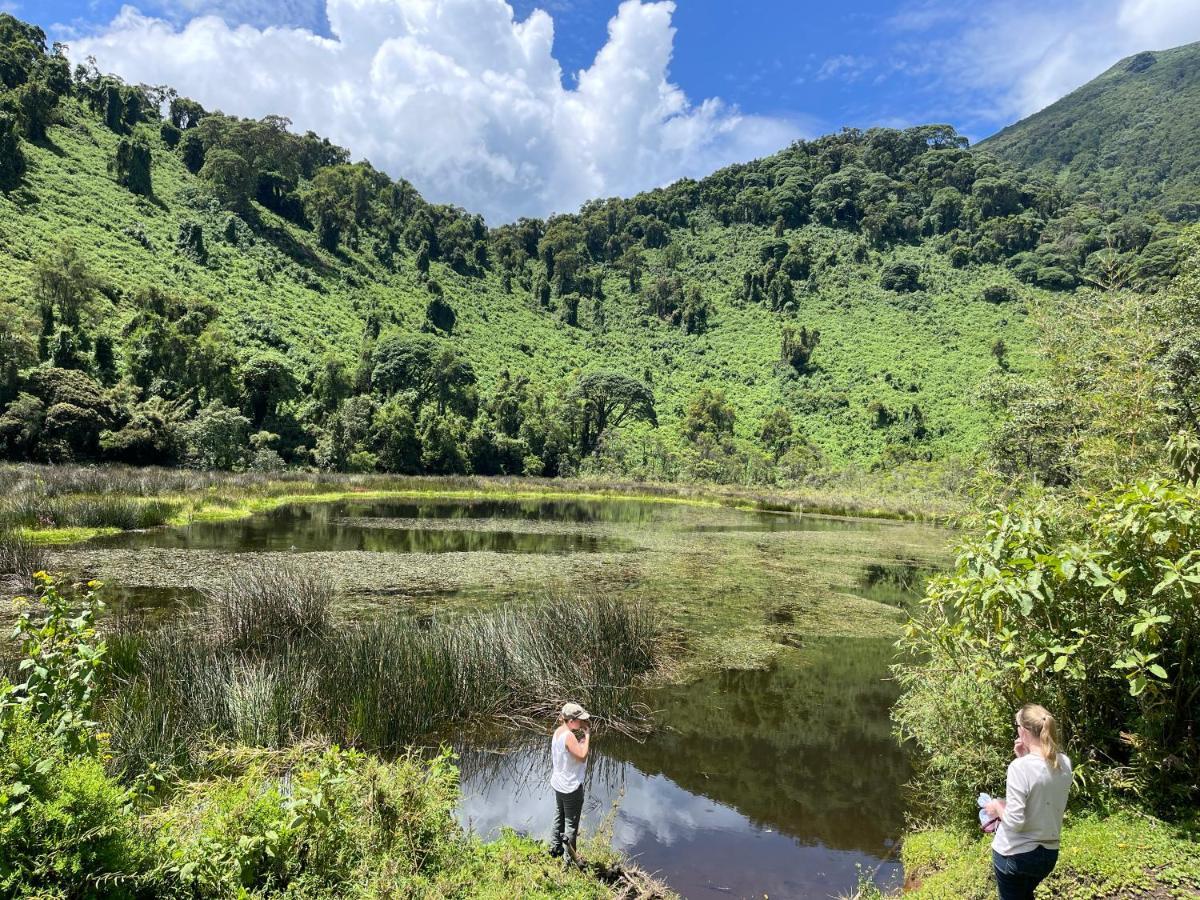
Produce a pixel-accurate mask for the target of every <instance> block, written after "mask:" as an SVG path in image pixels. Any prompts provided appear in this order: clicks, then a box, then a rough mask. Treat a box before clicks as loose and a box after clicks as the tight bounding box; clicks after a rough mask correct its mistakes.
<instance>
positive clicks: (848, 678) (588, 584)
mask: <svg viewBox="0 0 1200 900" xmlns="http://www.w3.org/2000/svg"><path fill="white" fill-rule="evenodd" d="M943 540H944V537H943V536H940V535H938V534H936V533H935V532H934V531H933V530H932V529H923V528H922V526H914V525H909V524H905V525H898V524H895V523H887V522H880V521H858V520H853V519H845V518H829V517H821V516H807V515H796V514H786V513H774V512H758V511H743V510H733V509H728V508H719V507H697V506H688V505H684V504H678V503H655V502H646V501H640V500H579V499H571V498H557V499H537V500H472V501H448V500H432V501H423V500H399V501H395V500H392V501H345V502H334V503H313V504H303V505H293V506H288V507H283V508H280V509H277V510H274V511H272V512H269V513H264V514H261V515H256V516H253V517H250V518H247V519H240V520H234V521H225V522H209V523H196V524H193V525H192V526H190V527H186V528H159V529H152V530H148V531H144V532H132V533H124V534H120V535H115V536H112V537H104V538H98V539H96V540H94V541H90V542H88V543H86V544H84V545H81V547H80V548H79V549H78V551H77V553H78V557H77V559H78V560H79V561H80V562H82V563H83V564H84V565H87V566H93V567H95V568H96V570H97V571H100V572H101V573H103V571H104V566H105V564H106V560H112V561H114V562H112V563H110V565H112V566H113V567H114V568H113V570H112V571H113V572H114V573H116V574H125V575H126V576H129V575H130V574H131V573H134V572H137V571H139V564H140V565H141V568H140V571H142V572H143V573H144V574H143V576H142V577H143V578H144V579H145V580H148V581H156V582H158V583H160V584H161V583H163V582H164V581H166V580H168V579H174V580H175V581H178V582H181V583H182V582H183V581H186V580H187V579H188V578H191V579H192V580H193V582H194V583H193V584H192V585H190V586H188V585H186V584H185V585H183V586H182V587H180V588H163V587H161V586H160V587H151V586H139V585H137V584H132V585H130V586H128V587H121V586H114V587H113V588H112V591H113V593H112V594H111V596H112V597H113V598H114V600H115V601H116V603H115V605H117V606H118V607H120V609H121V610H123V611H124V610H129V609H142V610H143V611H144V613H145V614H146V615H147V617H149V618H158V617H160V616H166V615H170V614H171V613H172V611H173V610H177V609H181V608H184V607H189V606H195V605H197V604H200V603H203V602H204V597H203V595H202V594H201V593H200V592H199V591H198V590H197V588H200V589H202V590H203V591H204V592H211V590H214V589H217V588H219V584H218V583H217V582H219V581H220V578H222V577H226V572H232V571H235V570H236V565H237V563H236V561H235V560H234V559H233V558H232V557H222V555H221V554H222V553H228V554H240V553H256V554H270V553H284V554H300V556H299V557H298V558H297V560H296V561H297V562H298V563H304V560H306V559H307V560H310V561H312V562H311V564H312V565H316V566H319V567H320V569H321V570H322V571H323V572H325V573H326V574H329V575H330V577H333V578H334V579H335V581H336V582H337V588H338V590H339V592H340V596H341V597H342V602H343V607H342V608H341V609H340V610H339V612H340V613H341V614H343V615H345V614H346V612H347V604H350V606H352V607H353V611H354V615H356V616H357V615H360V614H361V615H372V614H377V612H378V611H379V610H388V611H389V612H390V614H394V613H395V612H397V611H399V612H401V613H402V614H405V613H406V614H409V615H413V621H414V627H420V623H421V621H422V620H421V619H420V616H418V615H417V614H418V613H419V614H420V615H423V616H425V621H427V620H428V617H429V616H435V617H436V616H440V615H443V614H446V613H447V612H448V611H450V610H451V608H453V609H454V610H460V609H462V608H476V607H486V606H487V605H489V604H500V603H505V602H513V601H519V600H520V599H521V598H523V597H525V596H527V595H529V594H530V593H536V591H538V590H542V589H544V587H545V585H546V583H547V582H549V581H551V580H554V579H560V580H563V581H565V582H566V587H567V588H569V589H571V590H577V591H589V590H606V591H612V592H614V593H615V594H616V595H619V596H625V597H628V598H629V599H630V601H631V602H635V603H648V604H654V605H655V606H654V608H656V609H659V610H661V611H662V614H663V615H664V616H667V617H669V618H668V621H670V622H671V623H673V625H674V626H675V627H677V628H679V629H680V631H681V633H683V634H684V636H685V638H686V640H687V641H689V642H690V643H691V645H693V646H705V644H704V642H705V641H708V644H707V646H709V647H711V646H713V642H714V641H716V642H717V645H718V646H719V647H720V651H719V652H720V655H719V656H718V659H719V660H720V661H721V664H723V665H726V666H729V667H730V670H729V671H723V672H717V673H715V674H711V675H709V676H706V677H704V678H701V679H700V680H698V681H694V682H692V683H691V684H689V685H687V686H681V687H678V686H677V687H671V688H665V689H658V690H656V691H653V692H651V693H648V694H647V696H646V697H645V698H644V699H645V702H646V703H647V704H648V705H649V706H650V707H651V708H653V709H654V710H655V711H656V721H657V723H658V725H659V727H658V729H657V730H656V732H655V733H654V735H653V736H652V737H651V738H650V739H648V740H646V741H645V742H642V743H639V742H636V741H632V740H628V739H619V738H618V737H617V736H614V735H602V736H599V737H598V739H597V741H596V744H595V756H594V759H593V760H592V762H591V763H590V765H589V770H590V771H589V782H588V787H587V801H586V804H585V817H584V823H585V826H586V827H587V828H588V829H595V828H597V827H600V826H602V825H605V824H607V826H608V827H609V828H610V829H611V834H612V840H613V843H614V844H615V845H616V847H617V848H618V849H620V850H622V851H624V852H626V853H628V854H630V855H633V856H635V857H637V858H638V860H639V861H640V863H641V864H642V865H643V866H644V867H646V868H647V869H649V870H651V871H655V872H658V873H659V874H661V875H662V876H663V877H664V878H665V880H666V881H667V883H668V884H669V885H670V886H671V887H672V888H673V889H675V890H676V891H678V892H679V893H681V894H682V895H683V896H684V897H687V898H706V897H722V898H723V897H728V898H755V900H761V898H762V897H763V895H764V894H766V895H767V896H768V897H770V898H771V900H782V898H803V900H810V898H829V897H835V896H837V895H838V894H839V893H843V894H848V893H850V892H851V891H852V890H853V889H854V887H855V884H856V881H857V878H858V874H859V870H860V867H861V868H862V869H863V870H865V871H867V872H868V873H871V872H873V873H875V876H876V880H877V881H878V882H879V883H880V884H884V885H895V884H896V883H898V881H899V879H900V877H901V873H900V867H899V864H898V862H897V861H896V860H895V856H894V852H893V851H894V847H895V841H896V840H897V839H898V838H899V836H900V834H901V832H902V829H903V818H904V809H903V805H902V801H901V786H902V785H903V783H904V782H905V781H906V780H907V779H908V777H909V766H908V760H907V758H906V756H905V753H904V752H903V750H902V749H901V748H900V746H899V745H898V744H897V743H896V741H895V740H894V738H893V737H892V733H891V723H890V718H889V709H890V706H891V704H892V702H893V701H894V699H895V685H894V684H893V683H892V682H891V681H889V680H887V676H888V665H889V663H890V661H891V658H892V652H893V648H892V643H891V639H888V638H862V637H853V636H849V635H853V634H861V633H866V632H860V631H856V630H855V628H856V623H857V622H858V620H859V619H860V618H862V617H864V616H865V617H868V618H869V617H871V616H874V617H875V618H874V619H872V620H871V621H873V622H874V623H875V624H873V625H871V626H870V627H871V628H875V629H877V630H876V631H874V632H871V633H881V631H880V630H878V629H882V632H886V631H887V630H888V629H890V628H895V627H898V622H899V618H898V615H897V614H895V612H894V610H887V609H885V608H883V607H873V606H870V605H868V606H862V605H857V606H855V605H850V606H847V607H846V608H847V609H851V610H853V613H851V614H848V615H843V616H841V618H834V619H830V618H828V617H827V618H824V619H822V618H820V616H819V611H820V609H821V608H822V604H827V603H836V602H838V601H839V600H844V598H845V595H846V594H851V595H856V596H859V597H863V598H866V599H868V600H876V601H879V602H880V603H883V604H887V605H888V606H894V607H904V606H906V605H908V604H910V603H911V602H912V601H913V600H914V599H915V598H916V597H918V596H919V595H920V592H921V591H922V590H923V586H924V582H925V580H926V578H927V577H928V575H929V574H930V572H932V571H933V570H934V566H935V565H936V564H937V559H938V558H939V556H938V554H939V553H940V546H941V542H942V541H943ZM140 550H149V551H151V552H148V553H146V554H145V555H142V554H140V553H137V552H133V553H131V552H129V551H140ZM193 551H204V552H195V553H193ZM214 551H217V552H214ZM324 551H360V552H361V551H365V552H366V553H370V554H375V555H373V556H362V555H359V554H355V553H346V554H345V555H341V554H338V555H326V556H321V555H319V554H320V553H322V552H324ZM624 551H636V552H624ZM482 552H486V553H496V552H499V553H504V554H511V555H510V556H506V557H504V558H498V557H496V556H484V555H482ZM309 553H312V554H317V555H312V556H305V555H304V554H309ZM450 553H457V554H460V555H458V556H446V555H436V554H450ZM474 554H480V555H474ZM341 560H345V562H344V563H343V562H340V561H341ZM164 572H166V573H167V574H164ZM202 575H203V576H206V577H204V578H201V577H200V576H202ZM208 576H212V577H208ZM571 579H574V580H571ZM348 585H349V586H348ZM347 598H349V599H347ZM354 603H358V604H359V606H353V604H354ZM359 607H361V609H360V608H359ZM814 611H815V612H814ZM814 616H816V618H814ZM851 619H853V620H854V621H850V620H851ZM814 621H815V622H819V623H821V624H820V625H819V626H814V625H813V624H812V623H813V622H814ZM880 623H882V624H880ZM868 630H869V629H868ZM829 634H842V635H843V636H842V637H839V638H830V637H823V636H824V635H829ZM743 644H746V645H747V646H749V649H746V647H745V646H743ZM764 645H765V646H766V647H768V648H771V649H770V650H769V651H768V652H766V653H764V652H763V650H762V648H763V647H764ZM762 660H765V662H762V663H761V665H760V663H759V662H758V661H762ZM736 666H742V668H735V667H736ZM756 666H757V667H756ZM458 743H459V746H458V748H457V749H458V751H459V752H460V754H461V768H462V775H463V780H462V802H461V804H460V807H459V810H458V815H459V817H460V820H461V821H462V822H463V823H464V824H465V825H468V826H469V827H471V828H473V829H474V830H475V831H477V832H479V833H481V834H484V835H492V834H494V833H495V832H496V831H497V830H498V829H499V828H501V827H503V826H508V827H512V828H516V829H518V830H520V831H523V832H526V833H529V834H531V835H534V836H536V837H544V836H546V834H547V832H548V829H549V825H550V822H551V820H552V813H553V795H552V794H551V793H550V790H549V787H548V784H547V779H548V770H549V759H548V746H549V738H548V734H547V735H544V736H537V737H536V738H535V739H534V740H533V742H532V743H530V740H529V736H528V735H527V734H519V735H509V736H508V737H506V738H505V739H504V740H503V741H502V742H501V743H500V744H498V745H487V746H484V745H482V744H480V743H479V741H478V740H470V739H468V738H467V736H464V738H463V740H461V741H459V742H458Z"/></svg>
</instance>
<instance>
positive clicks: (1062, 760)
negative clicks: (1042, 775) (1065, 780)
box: [1058, 753, 1072, 774]
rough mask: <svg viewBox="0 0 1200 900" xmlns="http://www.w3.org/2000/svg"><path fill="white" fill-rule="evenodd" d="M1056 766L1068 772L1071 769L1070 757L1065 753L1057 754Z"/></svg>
mask: <svg viewBox="0 0 1200 900" xmlns="http://www.w3.org/2000/svg"><path fill="white" fill-rule="evenodd" d="M1058 768H1059V770H1060V771H1062V772H1067V773H1068V774H1069V773H1070V772H1071V771H1072V769H1071V757H1069V756H1067V754H1065V753H1060V754H1058Z"/></svg>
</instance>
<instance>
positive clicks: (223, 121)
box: [0, 15, 1174, 481]
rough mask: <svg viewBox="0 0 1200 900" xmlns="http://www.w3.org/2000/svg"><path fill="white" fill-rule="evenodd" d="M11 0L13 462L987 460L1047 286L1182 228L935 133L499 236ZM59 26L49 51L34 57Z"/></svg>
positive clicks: (5, 339)
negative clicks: (161, 84) (98, 50)
mask: <svg viewBox="0 0 1200 900" xmlns="http://www.w3.org/2000/svg"><path fill="white" fill-rule="evenodd" d="M39 35H40V33H39V32H37V30H36V29H30V28H28V27H27V26H22V25H21V24H20V23H19V22H17V21H16V20H15V19H12V17H9V16H4V15H0V49H3V50H4V51H5V53H6V54H7V55H6V56H0V63H3V64H2V65H0V78H3V79H4V80H5V82H4V83H5V87H6V90H5V91H3V92H0V183H2V190H0V453H2V454H3V455H4V456H7V457H9V458H16V459H21V458H33V459H83V460H87V459H113V460H125V461H131V462H177V461H191V462H194V463H197V464H202V465H217V466H235V467H240V466H245V465H259V466H272V465H279V464H281V463H289V464H301V465H311V464H317V465H321V466H326V467H331V468H338V469H353V470H372V469H382V470H388V471H409V472H458V471H474V472H477V473H481V474H493V473H538V472H541V473H545V474H550V475H553V474H560V473H568V472H580V471H596V470H600V471H608V472H617V473H623V474H631V475H637V476H650V477H659V478H678V477H693V478H694V477H703V478H715V479H719V480H725V481H734V480H760V481H772V480H787V479H794V478H799V477H803V476H805V475H807V474H809V473H811V472H813V471H814V470H816V469H820V468H826V469H827V468H841V467H845V466H848V465H854V466H863V467H871V466H881V465H890V464H893V463H895V462H902V461H905V460H929V459H943V458H947V457H954V456H960V455H963V454H969V453H971V452H973V451H974V450H975V448H977V447H978V446H979V443H980V442H981V440H982V439H983V436H984V435H985V433H986V431H987V429H988V426H989V423H990V412H989V411H988V410H987V409H986V408H984V407H982V406H981V405H980V404H979V403H978V402H976V399H975V398H976V388H977V386H978V385H979V384H980V382H981V381H982V380H984V379H985V378H987V377H988V376H989V375H990V374H992V373H995V372H997V371H999V370H1001V369H1002V368H1004V367H1013V368H1016V369H1020V368H1023V367H1027V366H1029V365H1031V361H1030V360H1029V359H1028V358H1027V354H1026V351H1025V348H1026V347H1027V346H1028V345H1029V343H1030V341H1029V337H1030V335H1029V329H1028V327H1027V325H1026V323H1025V310H1026V308H1027V304H1028V303H1029V302H1031V301H1034V300H1036V299H1037V298H1039V297H1041V298H1050V297H1052V296H1053V295H1052V293H1050V291H1052V290H1063V289H1071V288H1073V287H1074V286H1076V285H1079V284H1081V283H1087V282H1088V281H1089V280H1092V281H1094V280H1096V279H1097V278H1101V277H1103V275H1104V272H1105V271H1107V268H1108V266H1107V264H1108V263H1111V262H1113V260H1112V259H1109V257H1110V256H1114V255H1115V256H1116V257H1118V258H1117V260H1116V261H1117V262H1120V263H1121V265H1122V266H1123V267H1124V269H1125V270H1128V271H1130V272H1133V273H1135V275H1136V277H1137V278H1138V279H1139V280H1141V281H1144V282H1146V283H1153V282H1154V281H1155V280H1158V279H1161V278H1163V277H1166V276H1167V275H1169V274H1170V271H1171V267H1172V265H1173V258H1174V257H1173V256H1172V251H1171V248H1172V246H1173V244H1172V240H1173V235H1172V229H1171V228H1170V227H1169V226H1166V225H1163V224H1155V223H1151V222H1146V221H1142V220H1131V219H1129V218H1128V217H1126V218H1124V219H1120V220H1118V219H1116V218H1114V217H1113V216H1111V215H1108V214H1106V213H1104V212H1103V211H1102V210H1099V209H1097V208H1096V207H1094V206H1089V205H1087V204H1076V203H1072V202H1069V201H1068V199H1067V198H1065V197H1064V195H1063V194H1062V193H1061V192H1060V191H1058V190H1057V189H1055V188H1054V187H1053V186H1051V185H1049V184H1046V183H1044V182H1041V181H1038V180H1037V179H1031V178H1029V177H1027V176H1023V175H1021V174H1019V173H1018V172H1016V171H1015V170H1014V169H1013V168H1012V167H1010V166H1008V165H1006V164H1002V163H998V162H996V161H995V160H993V159H991V158H989V157H987V156H984V155H981V154H977V153H974V152H971V151H968V150H966V149H965V142H964V141H963V140H962V139H960V138H959V137H958V136H957V135H956V134H954V132H953V130H952V129H950V128H948V127H947V126H928V127H924V128H915V129H909V130H907V131H895V130H890V129H875V130H872V131H869V132H858V131H845V132H842V133H839V134H835V135H829V136H827V137H825V138H821V139H819V140H817V141H812V142H800V143H798V144H796V145H794V146H792V147H790V148H788V149H786V150H784V151H782V152H781V153H779V154H776V155H775V156H772V157H769V158H767V159H764V160H759V161H756V162H753V163H748V164H745V165H738V166H732V167H730V168H728V169H724V170H722V171H720V172H717V173H714V174H713V175H712V176H710V177H709V178H706V179H704V180H702V181H699V182H696V181H690V180H687V181H681V182H679V183H677V184H675V185H672V186H671V187H669V188H665V189H662V190H657V191H651V192H648V193H646V194H641V195H638V196H637V197H634V198H631V199H628V200H619V199H618V200H607V201H597V202H595V203H591V204H588V205H587V206H585V207H584V209H583V210H581V211H580V213H579V214H576V215H571V216H559V217H555V218H553V219H551V220H549V221H548V222H541V221H529V220H523V221H521V222H519V223H516V224H514V225H510V226H504V227H500V228H495V229H491V230H490V231H489V230H488V229H486V228H485V227H484V226H483V223H482V220H480V219H479V218H478V217H476V216H472V215H470V214H469V213H466V212H464V211H462V210H458V209H454V208H451V207H445V206H433V205H430V204H428V203H426V202H425V201H424V200H422V199H421V198H420V197H419V195H417V193H416V191H415V190H413V188H412V186H411V185H408V184H407V183H405V182H403V181H393V180H392V179H390V178H388V177H387V176H384V175H382V174H381V173H379V172H377V171H375V170H374V169H372V168H371V167H370V166H369V164H366V163H355V164H349V162H348V158H349V156H348V153H346V151H344V150H341V149H340V148H336V147H333V146H332V145H330V144H329V143H328V142H327V141H323V140H322V139H320V138H319V137H317V136H315V135H311V134H309V135H303V136H301V135H295V134H292V133H291V132H290V131H289V130H288V129H287V123H286V120H278V119H265V120H262V121H253V120H241V119H236V118H233V117H228V116H222V115H219V114H211V115H210V114H208V113H207V112H205V111H204V110H203V109H202V108H201V107H199V105H198V104H195V103H192V102H191V101H187V100H184V99H182V98H178V97H176V96H174V95H173V94H170V93H169V92H164V91H162V90H161V89H151V88H145V87H139V86H131V85H125V84H123V83H121V82H120V81H119V80H118V79H115V78H112V77H111V76H104V75H101V74H100V73H98V72H96V71H94V70H90V71H89V70H87V69H84V68H80V69H78V70H77V71H76V72H75V74H74V78H71V77H69V76H67V75H66V74H65V69H66V63H65V60H63V59H61V58H60V57H57V56H54V55H52V54H49V55H48V54H47V53H46V49H45V46H44V39H40V38H39ZM39 40H40V41H41V43H39Z"/></svg>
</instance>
